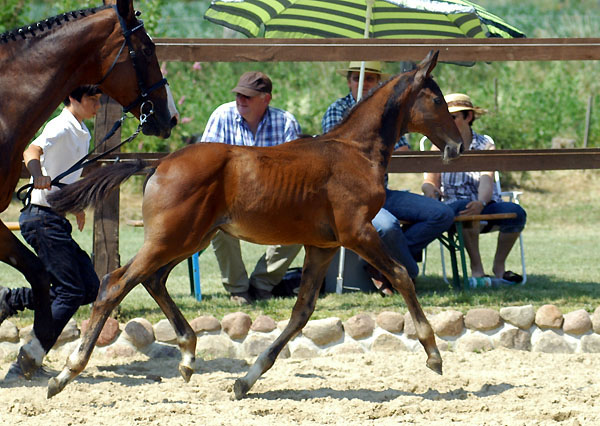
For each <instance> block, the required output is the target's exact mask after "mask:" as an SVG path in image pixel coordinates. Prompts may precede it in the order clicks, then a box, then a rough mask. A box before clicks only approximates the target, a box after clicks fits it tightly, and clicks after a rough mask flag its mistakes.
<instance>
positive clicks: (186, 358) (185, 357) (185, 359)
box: [181, 351, 194, 367]
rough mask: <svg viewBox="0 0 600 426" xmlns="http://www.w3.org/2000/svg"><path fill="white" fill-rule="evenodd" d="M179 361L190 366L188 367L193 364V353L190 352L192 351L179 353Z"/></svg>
mask: <svg viewBox="0 0 600 426" xmlns="http://www.w3.org/2000/svg"><path fill="white" fill-rule="evenodd" d="M181 363H182V364H183V365H187V366H190V367H191V366H193V365H194V354H192V353H190V352H188V351H185V352H182V354H181Z"/></svg>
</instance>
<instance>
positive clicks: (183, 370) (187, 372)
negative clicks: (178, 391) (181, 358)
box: [179, 364, 194, 383]
mask: <svg viewBox="0 0 600 426" xmlns="http://www.w3.org/2000/svg"><path fill="white" fill-rule="evenodd" d="M179 373H180V374H181V377H183V380H185V382H186V383H188V382H189V381H190V379H191V377H192V374H194V369H193V368H190V367H188V366H187V365H182V364H179Z"/></svg>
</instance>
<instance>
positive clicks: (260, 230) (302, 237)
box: [220, 217, 336, 247]
mask: <svg viewBox="0 0 600 426" xmlns="http://www.w3.org/2000/svg"><path fill="white" fill-rule="evenodd" d="M220 228H221V229H222V230H223V231H225V232H227V233H228V234H230V235H232V236H234V237H236V238H239V239H242V240H244V241H249V242H251V243H256V244H265V245H273V244H281V245H288V244H308V245H315V246H321V247H329V246H333V245H336V238H335V235H334V233H333V232H332V230H331V229H330V227H329V226H328V225H326V224H323V223H320V221H317V222H313V221H310V220H304V221H294V220H285V219H284V218H282V217H280V218H278V219H276V218H273V217H271V218H264V219H255V220H249V218H245V219H241V220H235V221H232V222H229V223H227V224H224V225H222V226H221V227H220Z"/></svg>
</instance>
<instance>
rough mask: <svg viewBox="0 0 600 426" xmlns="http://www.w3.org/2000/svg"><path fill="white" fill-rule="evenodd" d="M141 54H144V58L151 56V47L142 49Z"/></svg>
mask: <svg viewBox="0 0 600 426" xmlns="http://www.w3.org/2000/svg"><path fill="white" fill-rule="evenodd" d="M142 52H143V53H144V55H146V56H152V53H153V49H152V48H151V47H144V48H143V49H142Z"/></svg>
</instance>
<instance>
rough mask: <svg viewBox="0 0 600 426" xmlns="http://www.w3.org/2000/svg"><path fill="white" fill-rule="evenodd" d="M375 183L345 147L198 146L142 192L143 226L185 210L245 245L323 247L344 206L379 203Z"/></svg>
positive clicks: (311, 141)
mask: <svg viewBox="0 0 600 426" xmlns="http://www.w3.org/2000/svg"><path fill="white" fill-rule="evenodd" d="M348 171H352V172H351V173H348ZM376 179H377V178H376V176H375V174H374V173H373V168H372V167H371V165H370V163H369V161H368V160H367V159H366V158H365V157H364V156H362V155H361V154H360V152H359V151H358V150H357V149H355V148H353V147H352V146H348V145H347V144H346V143H344V142H343V141H338V140H323V139H322V138H321V139H320V138H305V139H298V140H296V141H292V142H288V143H285V144H282V145H278V146H275V147H266V148H259V147H243V146H233V145H226V144H222V143H200V144H196V145H193V146H189V147H186V148H184V149H182V150H180V151H178V152H176V153H174V154H172V155H170V156H168V157H166V158H165V159H164V160H163V161H162V162H161V163H160V164H159V166H158V168H157V169H156V172H155V174H154V175H153V176H152V177H151V178H150V179H149V181H148V185H147V187H146V193H145V195H144V220H145V221H147V222H149V221H151V220H152V218H153V217H156V216H157V215H159V216H163V215H164V214H165V212H169V213H171V212H172V213H173V214H175V215H177V216H178V218H179V219H178V220H183V217H181V216H182V215H184V216H185V215H187V214H186V213H184V211H183V210H184V208H185V210H186V211H188V212H191V214H193V215H194V216H195V217H196V218H205V219H206V220H207V221H208V222H210V223H211V224H214V226H218V227H220V228H222V229H224V230H226V231H227V232H228V233H230V234H231V235H234V236H237V237H239V238H243V239H245V240H248V241H253V242H257V243H262V244H275V243H277V244H289V243H303V244H306V243H309V242H308V241H306V236H307V234H308V233H311V234H314V236H315V237H314V241H310V243H313V244H314V245H328V244H330V243H331V242H332V240H334V239H335V234H337V232H336V230H335V223H336V222H337V221H338V220H337V219H336V218H337V217H339V216H342V215H346V214H348V210H349V207H345V206H347V205H348V204H349V203H353V202H356V201H357V198H358V197H360V198H365V197H367V198H372V197H375V198H381V203H383V198H382V196H383V190H382V188H380V187H378V186H377V185H373V182H374V181H376ZM167 194H168V195H167ZM360 204H364V202H363V203H360ZM205 226H206V223H203V224H201V227H205ZM309 228H311V229H309ZM313 231H314V232H313Z"/></svg>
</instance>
